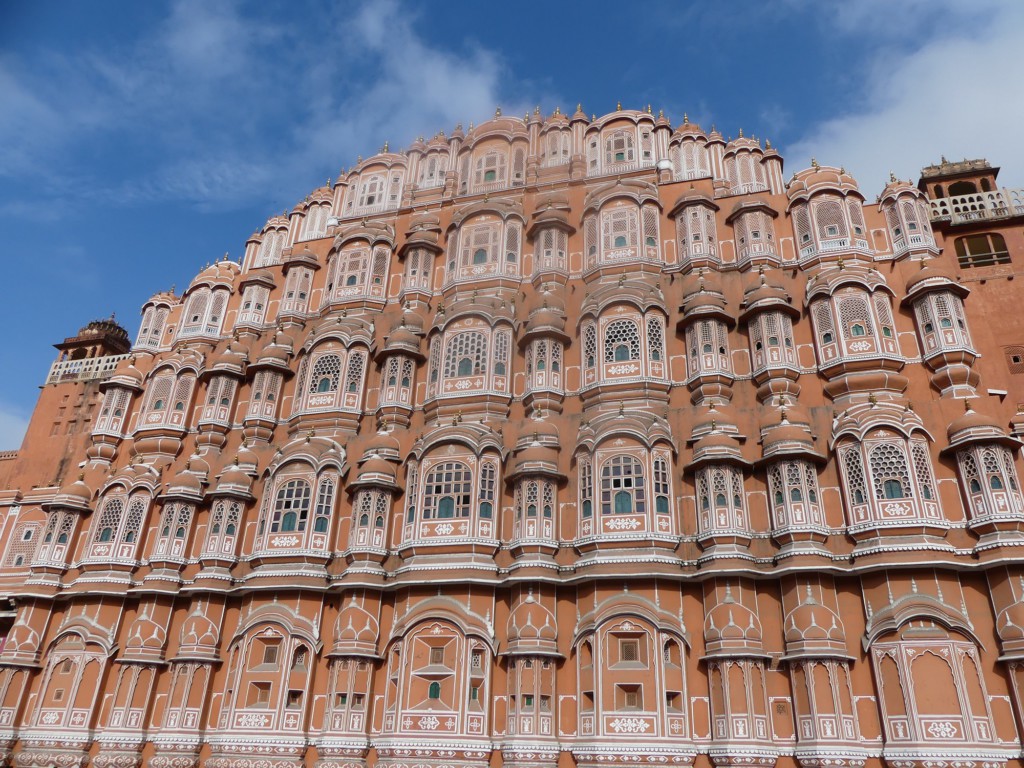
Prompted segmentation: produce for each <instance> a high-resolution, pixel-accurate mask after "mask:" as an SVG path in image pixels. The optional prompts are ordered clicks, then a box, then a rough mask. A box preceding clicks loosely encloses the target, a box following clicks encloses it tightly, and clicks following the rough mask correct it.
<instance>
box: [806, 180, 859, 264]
mask: <svg viewBox="0 0 1024 768" xmlns="http://www.w3.org/2000/svg"><path fill="white" fill-rule="evenodd" d="M792 215H793V226H794V228H795V230H796V238H797V246H798V247H799V249H800V258H801V259H806V258H810V257H812V256H816V255H818V254H821V253H828V252H833V251H844V250H862V251H866V250H868V241H867V226H866V224H865V223H864V210H863V208H862V206H861V202H860V200H859V199H858V198H856V197H853V196H850V197H841V196H840V195H838V194H821V195H816V196H815V197H814V198H812V199H811V200H810V202H808V203H800V204H799V205H796V206H794V208H793V213H792Z"/></svg>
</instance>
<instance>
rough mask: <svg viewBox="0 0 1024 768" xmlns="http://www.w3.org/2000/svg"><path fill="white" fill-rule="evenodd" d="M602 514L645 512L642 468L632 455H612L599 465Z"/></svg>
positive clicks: (639, 513)
mask: <svg viewBox="0 0 1024 768" xmlns="http://www.w3.org/2000/svg"><path fill="white" fill-rule="evenodd" d="M601 512H602V514H605V515H608V514H638V515H642V514H644V513H645V512H646V489H645V487H644V469H643V464H641V463H640V462H639V461H638V460H637V459H636V458H634V457H632V456H621V455H620V456H613V457H612V458H610V459H608V460H607V461H605V463H604V465H603V466H602V467H601Z"/></svg>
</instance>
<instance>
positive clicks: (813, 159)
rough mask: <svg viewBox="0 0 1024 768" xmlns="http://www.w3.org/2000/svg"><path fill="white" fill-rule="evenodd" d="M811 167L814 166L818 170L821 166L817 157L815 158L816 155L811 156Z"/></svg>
mask: <svg viewBox="0 0 1024 768" xmlns="http://www.w3.org/2000/svg"><path fill="white" fill-rule="evenodd" d="M811 167H812V168H813V169H814V170H818V169H819V168H821V166H820V165H818V159H817V158H815V157H812V158H811Z"/></svg>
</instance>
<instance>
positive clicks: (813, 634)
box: [783, 598, 846, 656]
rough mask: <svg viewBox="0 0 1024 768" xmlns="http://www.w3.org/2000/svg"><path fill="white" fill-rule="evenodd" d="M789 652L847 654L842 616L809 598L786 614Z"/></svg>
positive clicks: (784, 630) (786, 637)
mask: <svg viewBox="0 0 1024 768" xmlns="http://www.w3.org/2000/svg"><path fill="white" fill-rule="evenodd" d="M783 632H784V636H785V640H786V650H787V651H788V652H789V653H790V654H801V653H817V654H821V653H839V654H842V655H843V656H845V655H846V632H845V630H844V629H843V622H842V619H840V618H839V616H838V615H837V614H836V613H835V612H834V611H833V610H832V609H830V608H828V607H826V606H824V605H821V604H820V603H817V602H815V601H814V600H813V599H810V598H808V600H807V601H806V602H804V603H801V604H800V605H798V606H797V607H796V608H795V609H794V610H792V611H791V612H790V613H789V615H788V616H787V617H786V621H785V624H784V628H783Z"/></svg>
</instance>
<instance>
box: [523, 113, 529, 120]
mask: <svg viewBox="0 0 1024 768" xmlns="http://www.w3.org/2000/svg"><path fill="white" fill-rule="evenodd" d="M523 122H524V123H528V122H530V113H529V112H527V113H526V114H525V115H523Z"/></svg>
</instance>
